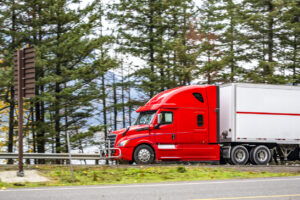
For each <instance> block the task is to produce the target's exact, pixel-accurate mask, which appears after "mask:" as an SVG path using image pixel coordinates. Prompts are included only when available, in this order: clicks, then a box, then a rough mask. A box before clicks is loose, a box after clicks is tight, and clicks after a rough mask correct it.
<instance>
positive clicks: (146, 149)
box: [133, 144, 155, 165]
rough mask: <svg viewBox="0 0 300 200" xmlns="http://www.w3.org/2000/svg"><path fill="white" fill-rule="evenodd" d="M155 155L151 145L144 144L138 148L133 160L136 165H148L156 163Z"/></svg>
mask: <svg viewBox="0 0 300 200" xmlns="http://www.w3.org/2000/svg"><path fill="white" fill-rule="evenodd" d="M154 158H155V153H154V151H153V149H152V148H151V147H150V146H149V145H145V144H142V145H140V146H138V147H137V148H136V149H135V150H134V153H133V159H134V161H135V163H136V164H139V165H147V164H152V163H153V162H154Z"/></svg>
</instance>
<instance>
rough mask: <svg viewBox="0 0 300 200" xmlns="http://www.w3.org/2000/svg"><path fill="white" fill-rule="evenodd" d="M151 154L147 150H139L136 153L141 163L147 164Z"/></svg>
mask: <svg viewBox="0 0 300 200" xmlns="http://www.w3.org/2000/svg"><path fill="white" fill-rule="evenodd" d="M150 157H151V153H150V151H149V150H148V149H141V150H140V151H139V153H138V158H139V160H140V161H142V162H148V161H149V160H150Z"/></svg>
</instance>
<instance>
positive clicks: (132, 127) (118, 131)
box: [110, 124, 149, 136]
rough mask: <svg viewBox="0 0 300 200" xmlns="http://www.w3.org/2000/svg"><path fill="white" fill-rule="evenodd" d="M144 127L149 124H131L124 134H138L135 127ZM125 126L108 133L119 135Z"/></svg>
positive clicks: (124, 129)
mask: <svg viewBox="0 0 300 200" xmlns="http://www.w3.org/2000/svg"><path fill="white" fill-rule="evenodd" d="M145 127H149V124H143V125H132V126H130V128H129V130H128V131H127V133H126V136H128V135H132V134H138V132H136V131H135V130H136V129H140V128H145ZM126 129H127V128H122V129H119V130H115V131H113V132H111V133H110V134H117V135H121V134H123V133H124V132H125V131H126Z"/></svg>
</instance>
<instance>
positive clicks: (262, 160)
mask: <svg viewBox="0 0 300 200" xmlns="http://www.w3.org/2000/svg"><path fill="white" fill-rule="evenodd" d="M251 157H252V159H253V162H254V163H255V164H256V165H266V164H268V163H269V162H270V160H271V157H272V155H271V151H270V149H269V148H268V147H266V146H264V145H260V146H257V147H255V148H254V149H253V151H251Z"/></svg>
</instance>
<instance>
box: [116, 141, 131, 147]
mask: <svg viewBox="0 0 300 200" xmlns="http://www.w3.org/2000/svg"><path fill="white" fill-rule="evenodd" d="M128 142H129V140H124V141H122V142H120V143H119V145H118V147H124V146H125V145H126V144H127V143H128Z"/></svg>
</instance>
